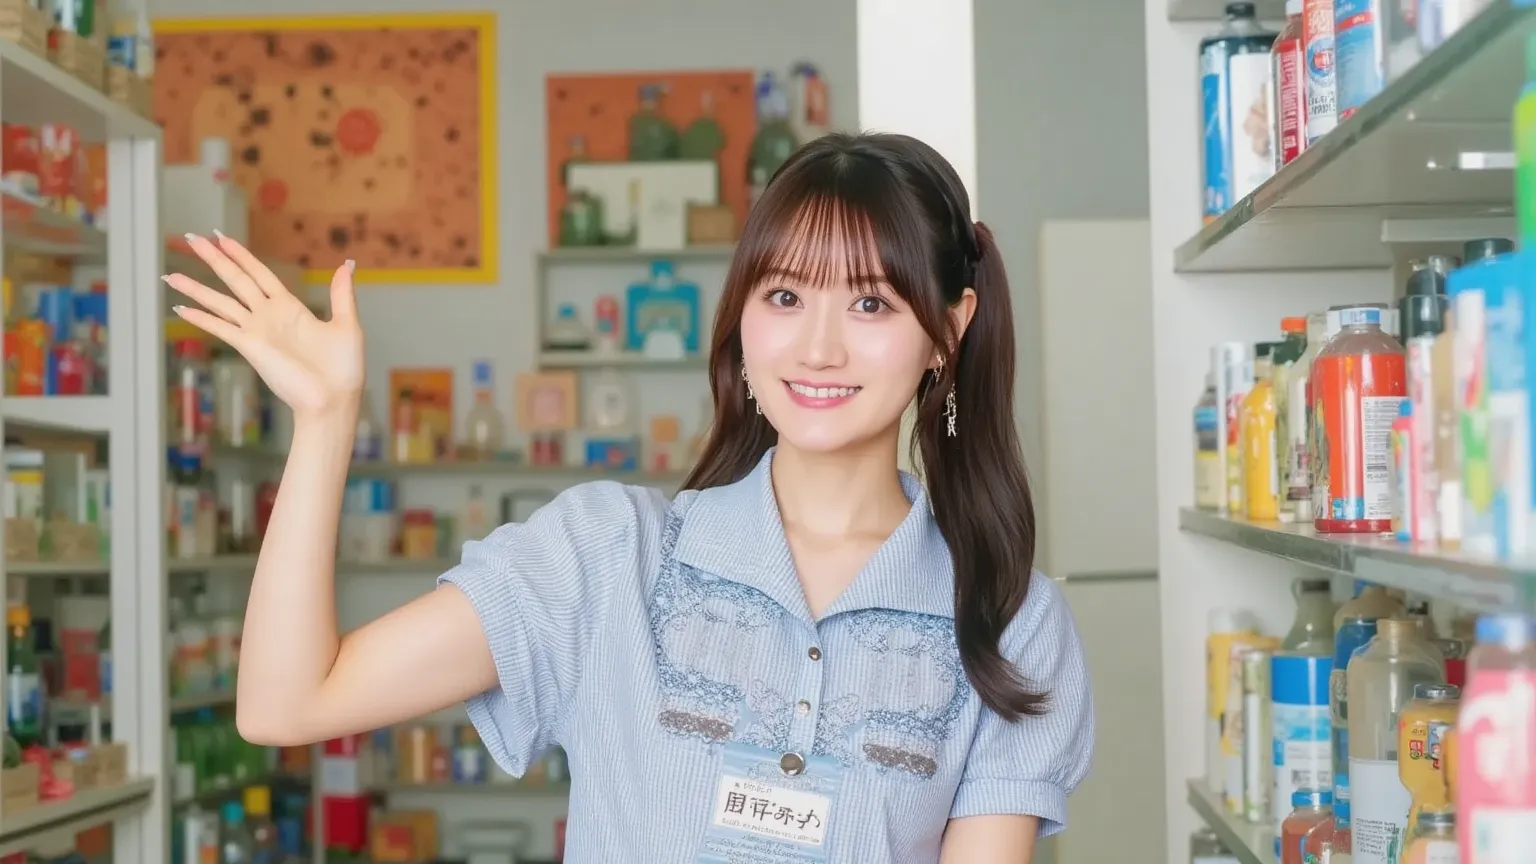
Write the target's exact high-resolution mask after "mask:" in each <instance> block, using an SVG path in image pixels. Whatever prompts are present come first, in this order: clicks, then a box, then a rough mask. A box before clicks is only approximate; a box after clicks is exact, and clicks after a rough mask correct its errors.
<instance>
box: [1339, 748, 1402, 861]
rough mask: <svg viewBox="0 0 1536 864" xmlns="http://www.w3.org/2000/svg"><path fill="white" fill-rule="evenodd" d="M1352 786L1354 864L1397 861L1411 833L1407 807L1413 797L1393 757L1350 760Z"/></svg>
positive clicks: (1351, 820) (1351, 826)
mask: <svg viewBox="0 0 1536 864" xmlns="http://www.w3.org/2000/svg"><path fill="white" fill-rule="evenodd" d="M1349 783H1350V786H1351V787H1352V790H1353V793H1354V794H1353V801H1352V804H1351V808H1350V832H1351V835H1352V838H1353V841H1354V853H1355V857H1354V862H1355V864H1398V860H1399V858H1400V857H1401V855H1402V853H1403V851H1404V846H1406V845H1407V842H1408V837H1407V836H1405V834H1406V832H1405V829H1406V828H1407V827H1408V810H1409V808H1411V807H1412V806H1413V797H1412V796H1410V795H1409V794H1408V789H1407V788H1406V787H1405V786H1403V781H1402V780H1401V779H1399V777H1398V774H1397V762H1396V761H1394V760H1390V759H1351V760H1349Z"/></svg>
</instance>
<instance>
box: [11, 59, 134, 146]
mask: <svg viewBox="0 0 1536 864" xmlns="http://www.w3.org/2000/svg"><path fill="white" fill-rule="evenodd" d="M0 105H3V106H4V114H3V116H4V118H5V122H7V123H20V124H23V125H26V126H36V125H39V124H41V123H63V124H64V125H66V126H71V127H74V129H75V130H76V131H78V132H79V133H80V135H81V136H82V137H83V138H84V139H85V140H87V141H105V140H107V139H108V138H158V137H160V127H159V126H157V125H156V124H155V123H154V122H153V121H150V120H146V119H145V118H143V117H140V116H139V115H137V114H135V113H133V112H132V111H130V110H128V108H127V107H126V106H124V105H120V104H118V103H116V102H113V101H112V100H111V99H108V98H107V94H105V93H103V92H101V91H100V90H97V89H96V88H94V87H91V86H90V85H89V84H86V83H85V82H84V81H81V80H80V79H78V78H76V77H75V76H73V75H71V74H69V73H68V72H66V71H64V70H63V69H61V68H59V67H58V66H55V65H54V64H53V63H52V62H50V61H49V60H48V59H47V58H46V57H41V56H39V55H37V54H33V53H32V52H31V51H28V50H27V49H25V48H23V47H21V46H20V45H19V44H17V43H15V42H11V41H8V40H0Z"/></svg>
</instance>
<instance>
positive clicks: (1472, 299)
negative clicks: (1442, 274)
mask: <svg viewBox="0 0 1536 864" xmlns="http://www.w3.org/2000/svg"><path fill="white" fill-rule="evenodd" d="M1485 299H1486V298H1485V295H1484V293H1483V291H1481V290H1466V291H1462V292H1460V293H1459V294H1457V295H1456V315H1455V318H1454V319H1453V320H1454V326H1455V328H1456V338H1455V341H1454V342H1453V343H1452V344H1453V347H1454V349H1455V351H1454V360H1455V362H1454V364H1453V365H1454V367H1455V377H1456V410H1457V414H1458V417H1459V420H1460V426H1461V429H1460V431H1461V481H1462V482H1461V496H1462V497H1461V501H1462V507H1461V514H1460V515H1461V529H1462V539H1463V545H1464V547H1465V548H1466V550H1467V551H1468V552H1471V553H1473V554H1479V555H1492V554H1494V551H1495V544H1496V540H1495V539H1494V536H1493V524H1492V522H1493V519H1492V508H1493V488H1494V481H1493V468H1492V452H1491V448H1490V440H1489V438H1490V436H1489V428H1488V427H1489V405H1488V342H1487V338H1486V337H1487V332H1488V323H1489V322H1488V319H1487V308H1486V305H1485Z"/></svg>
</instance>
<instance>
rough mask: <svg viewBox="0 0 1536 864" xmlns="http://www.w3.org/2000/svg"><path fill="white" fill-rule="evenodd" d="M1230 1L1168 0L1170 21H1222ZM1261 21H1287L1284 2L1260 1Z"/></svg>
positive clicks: (1255, 4)
mask: <svg viewBox="0 0 1536 864" xmlns="http://www.w3.org/2000/svg"><path fill="white" fill-rule="evenodd" d="M1227 2H1228V0H1168V20H1169V21H1220V20H1222V19H1223V18H1225V17H1226V9H1227ZM1253 5H1254V6H1256V7H1257V8H1258V13H1259V20H1260V21H1273V22H1279V21H1283V20H1285V2H1284V0H1258V2H1256V3H1254V4H1253Z"/></svg>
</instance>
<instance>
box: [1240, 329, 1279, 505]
mask: <svg viewBox="0 0 1536 864" xmlns="http://www.w3.org/2000/svg"><path fill="white" fill-rule="evenodd" d="M1279 344H1280V343H1277V342H1260V343H1259V344H1257V345H1255V346H1253V355H1254V359H1253V389H1252V390H1249V391H1248V395H1247V396H1244V397H1243V405H1242V408H1241V410H1240V411H1239V415H1240V419H1239V420H1238V428H1239V430H1240V431H1239V433H1238V434H1239V436H1240V438H1239V440H1240V441H1241V445H1242V453H1243V489H1244V494H1243V498H1244V504H1245V505H1246V506H1245V507H1244V511H1245V513H1246V515H1247V516H1248V518H1249V519H1252V520H1254V521H1260V522H1262V521H1273V520H1276V519H1279V518H1280V449H1279V447H1278V446H1277V441H1276V435H1277V429H1276V425H1275V417H1276V408H1275V387H1274V382H1273V380H1272V377H1271V371H1272V367H1273V364H1272V363H1271V361H1270V355H1271V354H1272V353H1273V352H1274V350H1275V348H1276V347H1277V346H1278V345H1279Z"/></svg>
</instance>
